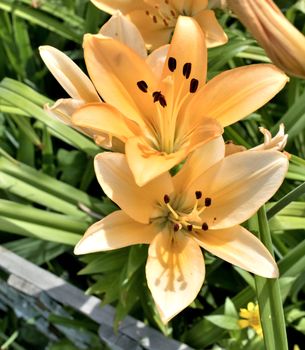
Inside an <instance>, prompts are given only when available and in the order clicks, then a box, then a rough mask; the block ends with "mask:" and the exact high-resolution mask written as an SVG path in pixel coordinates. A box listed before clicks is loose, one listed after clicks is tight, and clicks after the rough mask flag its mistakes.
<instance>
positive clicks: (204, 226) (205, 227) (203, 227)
mask: <svg viewBox="0 0 305 350" xmlns="http://www.w3.org/2000/svg"><path fill="white" fill-rule="evenodd" d="M201 228H202V229H203V231H207V230H208V229H209V226H208V224H207V223H206V222H204V223H203V224H202V226H201Z"/></svg>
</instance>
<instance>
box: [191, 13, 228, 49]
mask: <svg viewBox="0 0 305 350" xmlns="http://www.w3.org/2000/svg"><path fill="white" fill-rule="evenodd" d="M194 18H195V19H196V21H197V22H198V23H199V25H200V27H201V29H202V30H203V32H204V34H205V40H206V43H207V47H209V48H211V47H216V46H220V45H223V44H225V43H227V41H228V37H227V35H226V33H225V32H224V30H223V29H222V27H221V25H220V24H219V23H218V21H217V19H216V16H215V13H214V11H212V10H203V11H200V12H199V13H197V14H196V15H195V16H194Z"/></svg>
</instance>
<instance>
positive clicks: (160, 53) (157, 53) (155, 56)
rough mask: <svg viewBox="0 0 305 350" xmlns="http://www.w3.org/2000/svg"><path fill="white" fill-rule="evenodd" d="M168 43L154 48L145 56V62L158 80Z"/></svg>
mask: <svg viewBox="0 0 305 350" xmlns="http://www.w3.org/2000/svg"><path fill="white" fill-rule="evenodd" d="M168 49H169V45H163V46H161V47H159V48H158V49H156V50H154V51H153V52H152V53H151V54H150V55H148V56H147V58H146V63H147V64H148V65H149V66H150V68H151V70H152V71H153V73H154V74H155V76H156V79H157V80H160V78H161V75H162V71H163V66H164V64H165V61H166V56H167V54H168Z"/></svg>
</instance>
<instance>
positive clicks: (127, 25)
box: [99, 11, 147, 58]
mask: <svg viewBox="0 0 305 350" xmlns="http://www.w3.org/2000/svg"><path fill="white" fill-rule="evenodd" d="M99 34H102V35H104V36H109V37H111V38H113V39H116V40H119V41H120V42H121V43H123V44H125V45H127V46H128V47H130V48H131V49H132V50H134V51H135V52H136V53H137V54H138V55H139V56H141V57H142V58H146V56H147V52H146V47H145V42H144V40H143V38H142V36H141V33H140V32H139V30H138V28H137V27H136V26H135V25H134V24H133V23H132V22H130V21H129V20H128V19H127V18H126V17H125V16H123V15H122V13H121V12H120V11H117V12H115V13H114V14H113V16H112V17H111V18H110V19H109V20H108V21H107V22H106V23H105V24H104V25H103V26H102V28H101V29H100V31H99Z"/></svg>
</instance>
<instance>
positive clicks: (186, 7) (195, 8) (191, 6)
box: [171, 0, 208, 16]
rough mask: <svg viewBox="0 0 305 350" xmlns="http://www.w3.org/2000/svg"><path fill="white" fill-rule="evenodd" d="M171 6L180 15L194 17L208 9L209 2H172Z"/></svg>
mask: <svg viewBox="0 0 305 350" xmlns="http://www.w3.org/2000/svg"><path fill="white" fill-rule="evenodd" d="M171 4H172V6H173V7H174V8H175V9H177V11H178V12H179V13H187V14H188V15H189V16H193V15H194V14H196V13H198V12H199V11H201V10H204V9H206V8H207V7H208V0H192V1H188V0H186V1H181V0H171Z"/></svg>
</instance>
